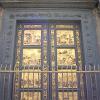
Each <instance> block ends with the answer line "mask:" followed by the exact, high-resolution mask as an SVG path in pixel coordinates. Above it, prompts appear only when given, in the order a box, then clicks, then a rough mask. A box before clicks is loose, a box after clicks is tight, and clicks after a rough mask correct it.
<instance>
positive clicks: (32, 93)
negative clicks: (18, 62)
mask: <svg viewBox="0 0 100 100" xmlns="http://www.w3.org/2000/svg"><path fill="white" fill-rule="evenodd" d="M33 71H34V66H33ZM33 88H34V73H33ZM32 100H34V92H33V93H32Z"/></svg>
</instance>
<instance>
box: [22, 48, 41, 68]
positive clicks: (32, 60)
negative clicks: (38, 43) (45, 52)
mask: <svg viewBox="0 0 100 100" xmlns="http://www.w3.org/2000/svg"><path fill="white" fill-rule="evenodd" d="M40 64H41V50H40V49H23V65H24V66H30V65H40Z"/></svg>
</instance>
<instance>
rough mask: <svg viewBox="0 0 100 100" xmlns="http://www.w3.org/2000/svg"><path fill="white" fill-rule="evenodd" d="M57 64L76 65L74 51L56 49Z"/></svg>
mask: <svg viewBox="0 0 100 100" xmlns="http://www.w3.org/2000/svg"><path fill="white" fill-rule="evenodd" d="M57 64H58V66H59V65H67V66H68V65H70V66H72V65H76V61H75V49H57Z"/></svg>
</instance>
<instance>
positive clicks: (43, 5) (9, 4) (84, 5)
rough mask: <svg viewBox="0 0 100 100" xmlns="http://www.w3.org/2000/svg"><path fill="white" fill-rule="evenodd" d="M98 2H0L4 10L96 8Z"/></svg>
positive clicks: (56, 0)
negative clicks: (25, 8)
mask: <svg viewBox="0 0 100 100" xmlns="http://www.w3.org/2000/svg"><path fill="white" fill-rule="evenodd" d="M97 1H98V0H0V4H1V5H2V6H3V7H4V8H6V7H7V8H13V7H14V8H24V7H27V8H58V7H59V8H67V7H68V8H94V7H95V5H96V3H97Z"/></svg>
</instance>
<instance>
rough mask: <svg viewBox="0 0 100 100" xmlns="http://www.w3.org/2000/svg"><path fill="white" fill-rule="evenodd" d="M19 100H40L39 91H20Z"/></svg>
mask: <svg viewBox="0 0 100 100" xmlns="http://www.w3.org/2000/svg"><path fill="white" fill-rule="evenodd" d="M21 100H41V95H40V92H22V93H21Z"/></svg>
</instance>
